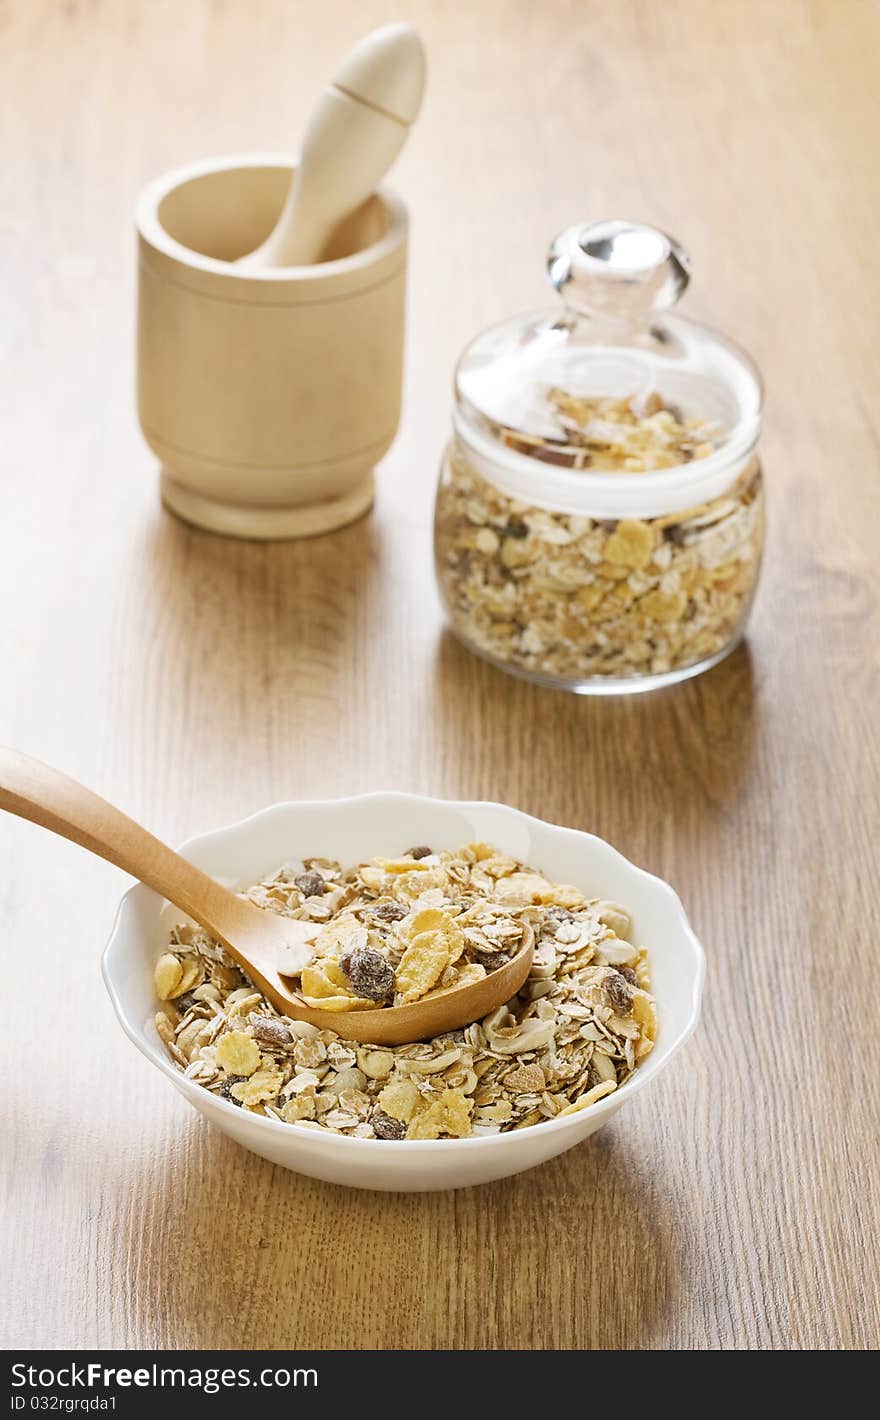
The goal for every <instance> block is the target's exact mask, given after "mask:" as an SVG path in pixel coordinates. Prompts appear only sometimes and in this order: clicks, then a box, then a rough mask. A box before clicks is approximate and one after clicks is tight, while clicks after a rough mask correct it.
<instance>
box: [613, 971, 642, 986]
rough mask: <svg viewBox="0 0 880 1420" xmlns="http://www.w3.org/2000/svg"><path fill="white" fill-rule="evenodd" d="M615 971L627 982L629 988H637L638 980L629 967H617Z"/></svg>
mask: <svg viewBox="0 0 880 1420" xmlns="http://www.w3.org/2000/svg"><path fill="white" fill-rule="evenodd" d="M617 970H618V971H619V972H620V974H621V976H622V977H623V978H624V980H625V981H628V982H629V984H630V986H635V987H636V988H638V984H639V978H638V977H637V976H636V974H635V972H634V971H633V969H632V967H631V966H619V967H618V968H617Z"/></svg>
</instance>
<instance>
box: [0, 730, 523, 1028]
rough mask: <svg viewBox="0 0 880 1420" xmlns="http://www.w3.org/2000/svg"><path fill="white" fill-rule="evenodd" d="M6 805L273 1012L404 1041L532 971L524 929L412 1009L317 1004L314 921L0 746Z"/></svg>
mask: <svg viewBox="0 0 880 1420" xmlns="http://www.w3.org/2000/svg"><path fill="white" fill-rule="evenodd" d="M0 808H2V809H6V810H7V812H9V813H12V814H17V815H18V816H19V817H20V818H26V819H30V821H31V822H32V823H37V824H40V826H41V827H43V828H48V829H49V830H50V832H52V833H58V834H60V835H61V836H62V837H63V838H69V839H70V840H71V841H72V842H74V843H79V844H80V845H81V847H83V848H87V849H88V850H89V852H90V853H95V854H97V855H98V856H99V857H101V858H106V859H107V861H108V862H110V863H115V864H116V866H117V867H119V868H122V869H123V870H124V871H125V872H126V873H130V874H131V875H132V877H135V878H139V879H140V881H141V882H142V883H145V884H146V885H147V887H150V888H153V889H154V891H156V892H158V893H160V894H161V895H162V897H165V898H167V899H168V901H169V902H173V903H174V906H175V907H178V908H179V909H180V911H181V912H183V913H185V914H186V916H187V917H191V918H192V919H193V921H195V922H197V923H198V924H199V926H200V927H204V929H205V931H206V932H210V934H211V936H212V937H215V938H216V939H217V941H218V942H221V943H222V945H223V946H224V947H225V948H226V950H227V951H228V952H229V954H230V956H231V957H232V958H233V960H234V961H235V962H236V963H237V964H238V966H239V967H240V968H241V970H242V971H243V972H244V973H245V975H246V976H247V977H248V978H249V979H250V980H251V981H252V982H253V983H254V986H255V987H256V988H257V989H258V990H259V991H261V992H262V994H263V995H264V996H265V997H266V999H267V1001H270V1002H271V1003H272V1005H273V1006H274V1007H275V1008H276V1010H278V1011H280V1012H281V1013H282V1014H283V1015H285V1016H289V1017H290V1018H291V1019H293V1020H298V1021H308V1022H309V1023H310V1024H311V1025H314V1026H317V1028H318V1029H319V1030H332V1031H335V1032H336V1033H337V1034H338V1035H340V1036H342V1037H343V1038H344V1039H346V1040H358V1041H364V1042H369V1043H371V1044H374V1045H405V1044H408V1043H409V1042H411V1041H416V1040H425V1039H428V1038H430V1037H431V1036H435V1035H443V1034H445V1033H446V1032H447V1031H452V1030H457V1029H459V1027H461V1026H465V1025H470V1023H471V1022H472V1021H476V1020H480V1019H481V1018H482V1017H483V1016H487V1015H489V1014H490V1012H492V1011H494V1010H495V1009H496V1008H497V1007H498V1006H502V1005H503V1004H504V1002H505V1001H509V1000H510V999H511V997H513V996H515V995H516V993H517V991H518V990H519V989H520V987H521V986H522V984H523V982H524V981H525V979H526V977H527V976H528V974H529V971H530V969H531V965H532V956H533V953H534V947H535V941H534V934H533V933H532V931H531V928H529V927H528V926H526V927H525V930H524V934H523V942H522V946H521V947H520V949H519V951H518V952H517V954H516V956H514V957H512V958H511V960H510V961H509V962H507V963H506V965H505V966H502V967H499V969H498V970H497V971H492V972H489V973H488V975H486V976H484V977H483V978H482V980H480V981H475V982H472V983H470V984H469V985H466V986H453V987H450V988H449V989H448V990H445V991H435V992H433V993H432V994H431V995H430V996H427V997H425V998H423V999H422V1000H421V1001H414V1002H412V1004H410V1005H407V1006H387V1007H382V1008H380V1009H376V1010H374V1011H341V1012H340V1011H320V1010H317V1009H315V1008H314V1007H312V1006H307V1005H306V1003H305V1002H304V1001H303V1000H302V999H301V997H300V996H298V995H297V993H296V990H295V988H294V986H293V985H292V983H291V980H290V975H289V973H290V972H291V971H292V970H295V969H296V968H297V967H298V966H299V965H302V964H304V963H305V962H306V961H307V960H308V959H309V957H310V955H311V953H310V950H309V943H310V941H311V939H312V938H313V937H314V935H315V931H316V928H315V925H314V924H313V923H310V922H302V921H300V920H298V919H297V918H293V917H281V916H280V915H279V914H278V913H275V912H269V911H267V910H265V909H263V908H260V907H256V906H255V905H254V903H252V902H247V901H246V900H245V899H244V898H242V897H239V896H238V895H237V894H236V893H234V892H232V891H230V889H229V888H225V887H222V886H221V884H220V883H218V882H216V881H215V879H214V878H210V877H208V875H207V873H203V872H202V871H201V869H200V868H197V867H195V866H194V864H192V863H189V862H187V860H186V858H182V857H181V856H180V854H179V853H175V852H174V850H173V849H171V848H168V847H167V846H166V845H165V844H164V843H161V842H160V841H159V839H158V838H154V837H153V835H152V834H151V833H149V832H148V831H147V829H145V828H142V827H141V826H140V824H137V823H135V822H134V820H133V819H130V818H128V817H127V815H126V814H124V813H122V812H121V810H120V809H116V808H114V807H113V805H112V804H108V803H107V802H106V800H105V799H101V798H99V797H98V795H97V794H93V793H92V792H91V790H90V789H86V788H85V787H84V786H83V785H82V784H78V783H77V782H76V780H75V779H69V778H68V777H67V776H66V775H64V774H60V773H59V772H58V771H57V770H55V769H50V768H49V767H48V765H45V764H41V763H40V762H39V761H38V760H36V759H30V758H29V757H28V756H27V755H24V754H19V753H17V752H16V751H15V750H9V749H0ZM283 968H286V971H285V970H283Z"/></svg>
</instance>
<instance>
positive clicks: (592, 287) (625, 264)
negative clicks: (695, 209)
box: [547, 221, 691, 324]
mask: <svg viewBox="0 0 880 1420" xmlns="http://www.w3.org/2000/svg"><path fill="white" fill-rule="evenodd" d="M690 267H691V263H690V257H689V256H688V254H687V252H686V251H685V250H684V248H683V247H681V246H679V244H678V242H676V241H675V240H673V238H672V237H669V236H667V235H666V233H665V232H661V231H659V230H658V228H657V227H649V226H646V225H644V224H642V223H639V222H620V221H610V222H592V223H588V224H585V225H582V226H577V227H568V228H566V230H565V231H564V232H560V234H559V236H558V237H557V238H556V240H555V241H554V242H553V245H552V246H551V248H550V251H549V254H548V257H547V271H548V274H549V277H550V281H551V283H552V285H553V286H555V287H556V290H557V291H558V292H559V294H560V296H561V297H562V299H563V301H564V302H565V304H566V306H568V308H569V309H570V310H572V311H576V312H577V313H578V315H591V316H602V317H605V318H606V319H611V320H619V321H624V322H626V323H635V324H640V323H643V322H645V321H646V320H647V319H648V317H649V315H650V313H651V311H657V310H663V309H665V308H666V307H667V306H671V305H674V303H675V302H676V301H677V300H678V298H679V296H680V295H681V294H682V292H683V291H684V289H685V287H686V286H687V284H688V281H689V280H690Z"/></svg>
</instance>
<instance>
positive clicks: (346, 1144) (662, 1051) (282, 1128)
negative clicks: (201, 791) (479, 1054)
mask: <svg viewBox="0 0 880 1420" xmlns="http://www.w3.org/2000/svg"><path fill="white" fill-rule="evenodd" d="M379 802H382V803H383V804H398V805H400V806H405V805H408V804H409V805H412V804H418V805H420V806H422V807H426V806H427V807H428V808H438V809H455V810H458V811H460V812H463V813H466V812H467V811H469V810H470V811H473V810H477V811H480V812H482V811H485V810H492V811H494V812H500V813H501V814H503V815H507V816H510V817H511V818H512V819H515V820H517V821H518V822H520V823H523V824H526V825H528V826H530V827H532V828H535V829H537V830H539V831H540V832H541V833H542V834H546V833H549V834H550V835H551V836H553V835H559V834H562V835H564V836H565V837H568V838H571V837H575V838H579V839H586V840H590V841H592V843H594V844H597V845H600V847H601V850H602V851H604V852H606V853H608V854H610V855H612V856H613V857H614V858H615V859H617V860H618V861H619V863H621V864H623V865H624V866H625V868H626V869H627V870H628V871H629V872H631V873H632V874H634V875H636V876H637V877H639V878H640V879H642V880H643V881H645V882H647V883H650V884H651V886H652V889H653V890H654V891H657V892H660V893H662V894H663V895H664V896H666V897H667V899H668V900H669V901H670V902H671V903H672V905H673V906H674V907H675V908H676V909H677V914H678V918H679V923H678V925H679V928H680V932H681V938H682V941H683V942H684V943H686V944H687V947H688V948H689V952H690V967H691V972H692V980H691V993H690V1011H689V1014H688V1017H687V1019H686V1021H685V1022H684V1024H683V1026H682V1027H681V1029H680V1030H679V1031H678V1032H677V1034H676V1035H675V1036H674V1037H672V1038H670V1039H669V1040H665V1039H663V1038H662V1028H663V1021H662V1017H661V1020H660V1030H661V1037H660V1039H659V1040H658V1043H657V1045H655V1047H654V1049H653V1051H652V1052H651V1054H650V1055H649V1056H648V1057H647V1059H646V1060H645V1061H644V1062H643V1063H642V1064H641V1065H639V1066H638V1068H637V1069H636V1070H635V1071H634V1072H633V1074H632V1075H631V1076H630V1078H629V1079H628V1080H627V1081H626V1082H625V1083H624V1084H623V1085H621V1086H619V1087H618V1089H616V1090H614V1091H613V1092H612V1093H611V1094H610V1095H606V1096H604V1098H603V1099H601V1100H597V1101H596V1103H595V1104H593V1105H589V1106H588V1107H587V1108H586V1109H585V1110H580V1111H577V1112H576V1113H574V1114H569V1115H565V1116H564V1117H562V1118H558V1119H551V1120H545V1121H542V1122H541V1123H540V1124H535V1125H532V1126H530V1127H529V1129H528V1131H527V1132H528V1133H529V1134H531V1132H532V1130H534V1129H540V1131H541V1134H542V1135H543V1136H544V1137H546V1136H547V1135H548V1134H549V1133H551V1132H552V1133H553V1134H564V1133H565V1132H567V1131H571V1132H572V1134H574V1133H575V1132H576V1131H577V1130H578V1129H579V1128H580V1127H581V1126H582V1125H583V1122H584V1119H585V1117H586V1116H587V1115H589V1116H590V1117H592V1118H593V1119H599V1118H601V1116H602V1115H603V1114H606V1113H607V1114H611V1113H615V1112H616V1111H617V1109H618V1108H619V1107H620V1106H621V1105H622V1104H623V1103H624V1102H625V1100H627V1099H631V1098H632V1097H633V1095H635V1094H637V1093H638V1092H639V1091H640V1090H642V1089H644V1088H645V1086H646V1085H648V1084H650V1082H651V1080H653V1079H655V1078H656V1076H657V1075H658V1074H659V1073H660V1071H661V1070H663V1069H665V1068H666V1066H667V1065H668V1064H669V1062H670V1060H671V1059H672V1058H673V1056H674V1055H676V1054H677V1053H678V1051H679V1050H681V1048H682V1046H683V1045H684V1044H685V1042H686V1041H687V1040H688V1039H689V1038H690V1036H691V1035H692V1034H693V1032H694V1030H695V1029H696V1026H697V1022H698V1020H699V1016H700V1005H701V1000H702V993H703V985H704V980H705V974H706V957H705V952H704V950H703V947H702V944H701V942H700V940H699V938H698V937H697V935H696V933H695V932H694V930H693V928H692V927H691V925H690V922H689V921H688V918H687V915H686V913H685V910H684V906H683V904H682V902H681V899H680V898H679V896H678V894H677V893H676V891H675V889H674V888H672V887H670V885H669V883H667V882H666V881H665V879H663V878H659V877H657V875H656V874H654V873H649V872H648V871H647V870H646V869H645V868H640V867H638V866H637V865H636V864H635V863H633V862H632V861H631V859H629V858H627V857H626V856H625V854H623V853H621V852H620V850H619V849H617V848H615V847H614V846H613V845H612V844H610V843H609V842H608V841H607V840H606V839H604V838H600V837H599V836H598V835H597V834H594V833H589V832H587V831H586V830H584V829H577V828H567V827H565V826H563V825H562V824H555V823H550V822H548V821H547V820H546V819H540V818H537V817H535V815H533V814H527V813H525V812H524V811H523V810H521V809H515V808H512V807H511V806H510V805H508V804H501V803H498V802H495V801H493V800H489V799H437V798H432V797H431V796H429V795H423V794H407V793H402V792H397V791H393V790H391V791H387V792H386V791H381V790H377V791H374V792H371V793H366V794H352V795H348V796H346V797H343V798H336V799H285V800H280V801H279V802H278V803H275V804H270V805H267V806H266V807H265V808H262V809H258V810H257V811H256V812H255V813H252V814H248V815H247V816H246V817H245V818H242V819H237V820H236V821H235V822H233V823H230V824H226V825H225V826H223V827H220V828H214V829H209V830H208V831H207V832H205V833H196V834H192V835H191V836H190V837H189V838H188V839H186V841H185V842H184V843H183V844H182V845H181V847H180V848H179V850H178V851H179V852H180V853H181V855H182V856H183V857H185V858H186V857H188V856H189V854H190V853H192V852H193V851H194V850H196V849H198V850H201V849H203V848H205V847H210V845H211V843H212V842H216V841H217V840H219V839H222V838H225V837H227V836H228V835H229V834H232V833H239V832H241V831H243V830H246V829H248V828H249V827H252V826H255V825H256V824H257V823H259V822H260V821H262V820H264V819H266V818H267V817H269V816H270V815H272V814H276V815H277V814H278V813H279V812H287V811H291V810H294V811H302V810H306V811H308V810H328V809H331V810H336V809H338V810H340V811H343V810H345V809H346V808H348V807H350V806H351V805H353V804H366V803H379ZM145 894H149V895H150V896H158V894H155V893H153V892H152V890H151V889H149V888H146V887H144V885H143V884H141V883H135V884H134V885H133V886H132V887H130V888H129V889H128V891H127V892H126V893H125V894H124V895H123V897H122V899H121V901H120V903H119V906H118V908H117V910H116V915H115V918H114V921H113V927H112V929H111V932H110V936H109V938H108V940H107V945H106V946H105V948H104V951H103V953H102V955H101V974H102V976H103V979H104V985H105V987H106V989H107V993H108V995H109V997H110V1000H111V1002H112V1004H113V1009H114V1011H115V1013H116V1017H117V1019H118V1021H119V1023H120V1025H121V1026H122V1029H123V1030H124V1031H125V1034H126V1035H127V1036H128V1038H129V1040H130V1041H131V1042H132V1044H134V1045H135V1046H137V1048H138V1050H139V1051H140V1052H141V1054H142V1055H145V1056H146V1057H147V1059H148V1060H149V1061H150V1062H151V1063H152V1064H153V1065H155V1066H156V1067H157V1068H158V1069H159V1070H161V1071H162V1072H163V1073H164V1074H165V1075H167V1076H168V1078H169V1079H170V1080H171V1081H172V1083H173V1084H174V1085H175V1086H176V1087H177V1088H178V1089H181V1090H183V1092H184V1094H186V1095H187V1096H188V1097H191V1098H192V1102H193V1104H194V1105H196V1106H198V1105H199V1103H200V1096H202V1095H204V1093H205V1090H204V1087H203V1086H201V1085H199V1084H197V1083H196V1082H195V1081H193V1080H190V1079H188V1078H187V1077H186V1076H185V1075H184V1074H183V1072H182V1071H181V1070H179V1069H178V1068H177V1066H176V1065H175V1064H174V1063H173V1062H172V1060H171V1059H170V1058H169V1057H168V1056H167V1054H166V1053H165V1052H164V1048H163V1046H162V1044H161V1041H159V1039H158V1037H157V1038H156V1041H155V1043H154V1042H152V1041H151V1040H149V1038H148V1037H147V1035H146V1033H145V1027H144V1025H140V1026H138V1025H137V1024H135V1023H134V1022H133V1021H132V1020H131V1019H130V1018H129V1015H128V1013H127V1011H126V1008H125V1005H124V1004H123V1001H122V999H121V996H120V994H119V992H118V991H117V988H116V984H115V982H114V979H113V974H112V968H111V966H110V965H109V958H110V956H111V954H112V951H113V948H114V945H115V943H116V939H117V936H118V934H119V932H120V930H121V929H122V928H123V926H124V923H125V917H126V914H127V912H128V910H129V906H130V904H131V901H132V899H137V898H140V897H143V896H144V895H145ZM686 963H687V958H686V957H685V955H684V953H682V965H686ZM212 1098H213V1099H215V1101H216V1102H217V1103H218V1104H219V1105H221V1106H222V1107H223V1108H224V1109H227V1110H230V1111H232V1113H233V1114H236V1113H237V1112H238V1106H236V1105H234V1104H232V1103H231V1102H230V1101H229V1100H224V1099H223V1098H222V1097H220V1096H212ZM612 1102H613V1103H612ZM603 1106H605V1108H604V1109H603ZM251 1119H252V1120H253V1122H254V1123H255V1124H256V1125H257V1126H258V1127H261V1128H263V1129H265V1130H269V1131H272V1133H274V1134H275V1135H276V1136H277V1135H279V1134H280V1135H282V1136H284V1137H287V1138H289V1137H290V1136H291V1135H292V1134H293V1135H295V1136H297V1137H299V1138H303V1137H305V1138H308V1139H310V1140H314V1137H315V1131H314V1130H313V1129H307V1128H303V1127H302V1126H301V1125H298V1124H286V1123H283V1122H282V1121H280V1120H275V1119H271V1118H270V1117H269V1116H268V1115H258V1114H253V1115H251ZM523 1132H526V1131H521V1130H507V1131H506V1132H500V1133H498V1134H488V1135H477V1136H471V1137H469V1138H466V1139H401V1140H384V1139H358V1138H354V1137H352V1136H348V1135H344V1134H333V1133H330V1132H329V1131H328V1132H327V1133H326V1135H323V1134H322V1138H326V1139H327V1140H332V1141H334V1142H338V1144H339V1147H340V1148H344V1149H346V1150H355V1149H360V1150H362V1151H363V1150H367V1151H375V1150H377V1149H378V1150H381V1152H382V1156H383V1157H384V1158H385V1159H386V1160H387V1159H388V1158H389V1152H388V1151H389V1148H394V1147H396V1148H398V1149H405V1150H406V1153H407V1154H408V1155H410V1156H412V1155H413V1154H414V1153H415V1151H417V1150H418V1151H420V1152H422V1153H434V1152H437V1151H438V1150H439V1151H440V1153H441V1154H443V1155H444V1156H447V1157H448V1156H449V1154H450V1150H452V1149H454V1148H455V1147H456V1146H458V1147H463V1146H466V1147H467V1148H468V1149H469V1150H477V1149H483V1150H485V1151H489V1150H492V1149H496V1150H499V1149H504V1148H505V1147H507V1148H510V1147H511V1144H512V1142H513V1141H515V1140H517V1139H521V1138H522V1134H523ZM575 1142H576V1141H575V1139H574V1138H573V1139H572V1143H575Z"/></svg>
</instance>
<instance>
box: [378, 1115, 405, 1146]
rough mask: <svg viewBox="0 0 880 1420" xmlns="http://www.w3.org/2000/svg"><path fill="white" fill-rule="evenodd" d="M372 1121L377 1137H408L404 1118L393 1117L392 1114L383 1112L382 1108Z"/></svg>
mask: <svg viewBox="0 0 880 1420" xmlns="http://www.w3.org/2000/svg"><path fill="white" fill-rule="evenodd" d="M370 1123H371V1124H372V1126H373V1133H374V1134H375V1136H376V1138H377V1139H403V1138H405V1137H406V1125H405V1124H404V1122H403V1120H402V1119H392V1118H391V1115H390V1114H383V1113H382V1112H381V1110H379V1111H377V1113H376V1114H374V1115H373V1118H372V1119H371V1120H370Z"/></svg>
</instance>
